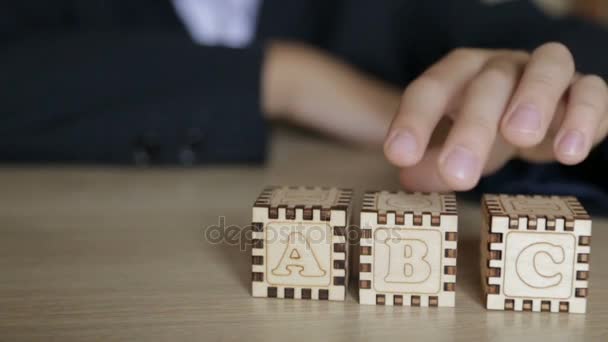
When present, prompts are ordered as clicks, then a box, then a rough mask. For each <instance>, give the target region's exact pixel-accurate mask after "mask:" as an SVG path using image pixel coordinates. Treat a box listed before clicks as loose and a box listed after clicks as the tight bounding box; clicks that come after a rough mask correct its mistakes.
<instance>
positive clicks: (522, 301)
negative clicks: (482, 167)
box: [481, 195, 591, 313]
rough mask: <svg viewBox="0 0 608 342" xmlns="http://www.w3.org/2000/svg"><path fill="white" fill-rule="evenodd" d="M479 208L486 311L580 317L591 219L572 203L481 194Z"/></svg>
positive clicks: (570, 199) (571, 199) (572, 200)
mask: <svg viewBox="0 0 608 342" xmlns="http://www.w3.org/2000/svg"><path fill="white" fill-rule="evenodd" d="M482 208H483V214H484V215H483V216H484V217H483V219H484V222H483V227H482V234H481V236H482V238H481V255H482V272H481V273H482V278H483V279H482V282H483V285H484V290H485V299H486V306H487V308H488V309H495V310H515V311H548V312H575V313H584V312H585V311H586V305H587V298H586V297H587V288H588V278H589V253H590V246H589V243H590V240H591V218H590V217H589V215H588V214H587V212H586V211H585V209H584V208H583V207H582V206H581V204H580V203H579V202H578V200H577V199H576V198H574V197H556V196H552V197H545V196H521V195H519V196H508V195H486V196H484V198H483V203H482Z"/></svg>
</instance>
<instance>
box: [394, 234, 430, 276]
mask: <svg viewBox="0 0 608 342" xmlns="http://www.w3.org/2000/svg"><path fill="white" fill-rule="evenodd" d="M384 243H385V244H386V245H387V246H388V247H389V259H388V264H389V265H388V274H387V275H386V277H385V278H384V280H385V281H386V282H388V283H422V282H424V281H426V280H427V279H428V278H429V277H430V276H431V264H429V262H428V261H426V260H425V258H426V255H427V253H428V247H427V245H426V243H425V242H424V241H422V240H412V239H387V240H386V241H385V242H384Z"/></svg>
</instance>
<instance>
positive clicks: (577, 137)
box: [557, 130, 585, 156]
mask: <svg viewBox="0 0 608 342" xmlns="http://www.w3.org/2000/svg"><path fill="white" fill-rule="evenodd" d="M557 148H558V149H559V151H560V152H561V153H563V154H566V155H569V156H577V155H579V154H581V153H583V152H584V149H585V136H584V135H583V133H581V132H579V131H577V130H571V131H568V132H567V133H566V134H564V136H563V137H562V138H561V139H560V141H559V143H558V144H557Z"/></svg>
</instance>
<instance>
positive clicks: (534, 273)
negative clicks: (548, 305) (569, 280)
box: [515, 242, 565, 289]
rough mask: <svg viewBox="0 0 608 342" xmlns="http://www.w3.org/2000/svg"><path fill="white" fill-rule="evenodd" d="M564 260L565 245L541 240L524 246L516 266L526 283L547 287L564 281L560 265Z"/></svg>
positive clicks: (533, 286) (540, 287) (518, 273)
mask: <svg viewBox="0 0 608 342" xmlns="http://www.w3.org/2000/svg"><path fill="white" fill-rule="evenodd" d="M564 261H565V252H564V249H563V247H561V246H557V245H552V244H550V243H544V242H540V243H535V244H532V245H530V246H528V247H526V248H524V249H523V250H522V251H521V253H519V256H517V261H516V264H515V265H516V266H515V267H516V270H517V275H518V276H519V278H520V279H521V281H522V282H524V283H525V284H526V285H528V286H530V287H532V288H536V289H547V288H550V287H554V286H558V285H559V284H560V283H561V282H562V278H563V276H562V274H561V272H560V265H562V264H563V263H564ZM562 266H563V265H562Z"/></svg>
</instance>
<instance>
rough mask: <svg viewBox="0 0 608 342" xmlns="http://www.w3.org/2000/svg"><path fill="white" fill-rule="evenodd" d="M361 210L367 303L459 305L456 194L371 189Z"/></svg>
mask: <svg viewBox="0 0 608 342" xmlns="http://www.w3.org/2000/svg"><path fill="white" fill-rule="evenodd" d="M363 201H364V202H363V209H362V212H361V239H360V246H359V301H360V303H361V304H372V305H373V304H379V305H405V306H454V302H455V293H454V291H455V286H456V245H457V236H458V235H457V232H458V216H457V212H456V199H455V197H454V195H451V194H450V195H445V194H419V193H416V194H411V193H403V192H386V191H382V192H368V193H366V194H365V196H364V199H363Z"/></svg>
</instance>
